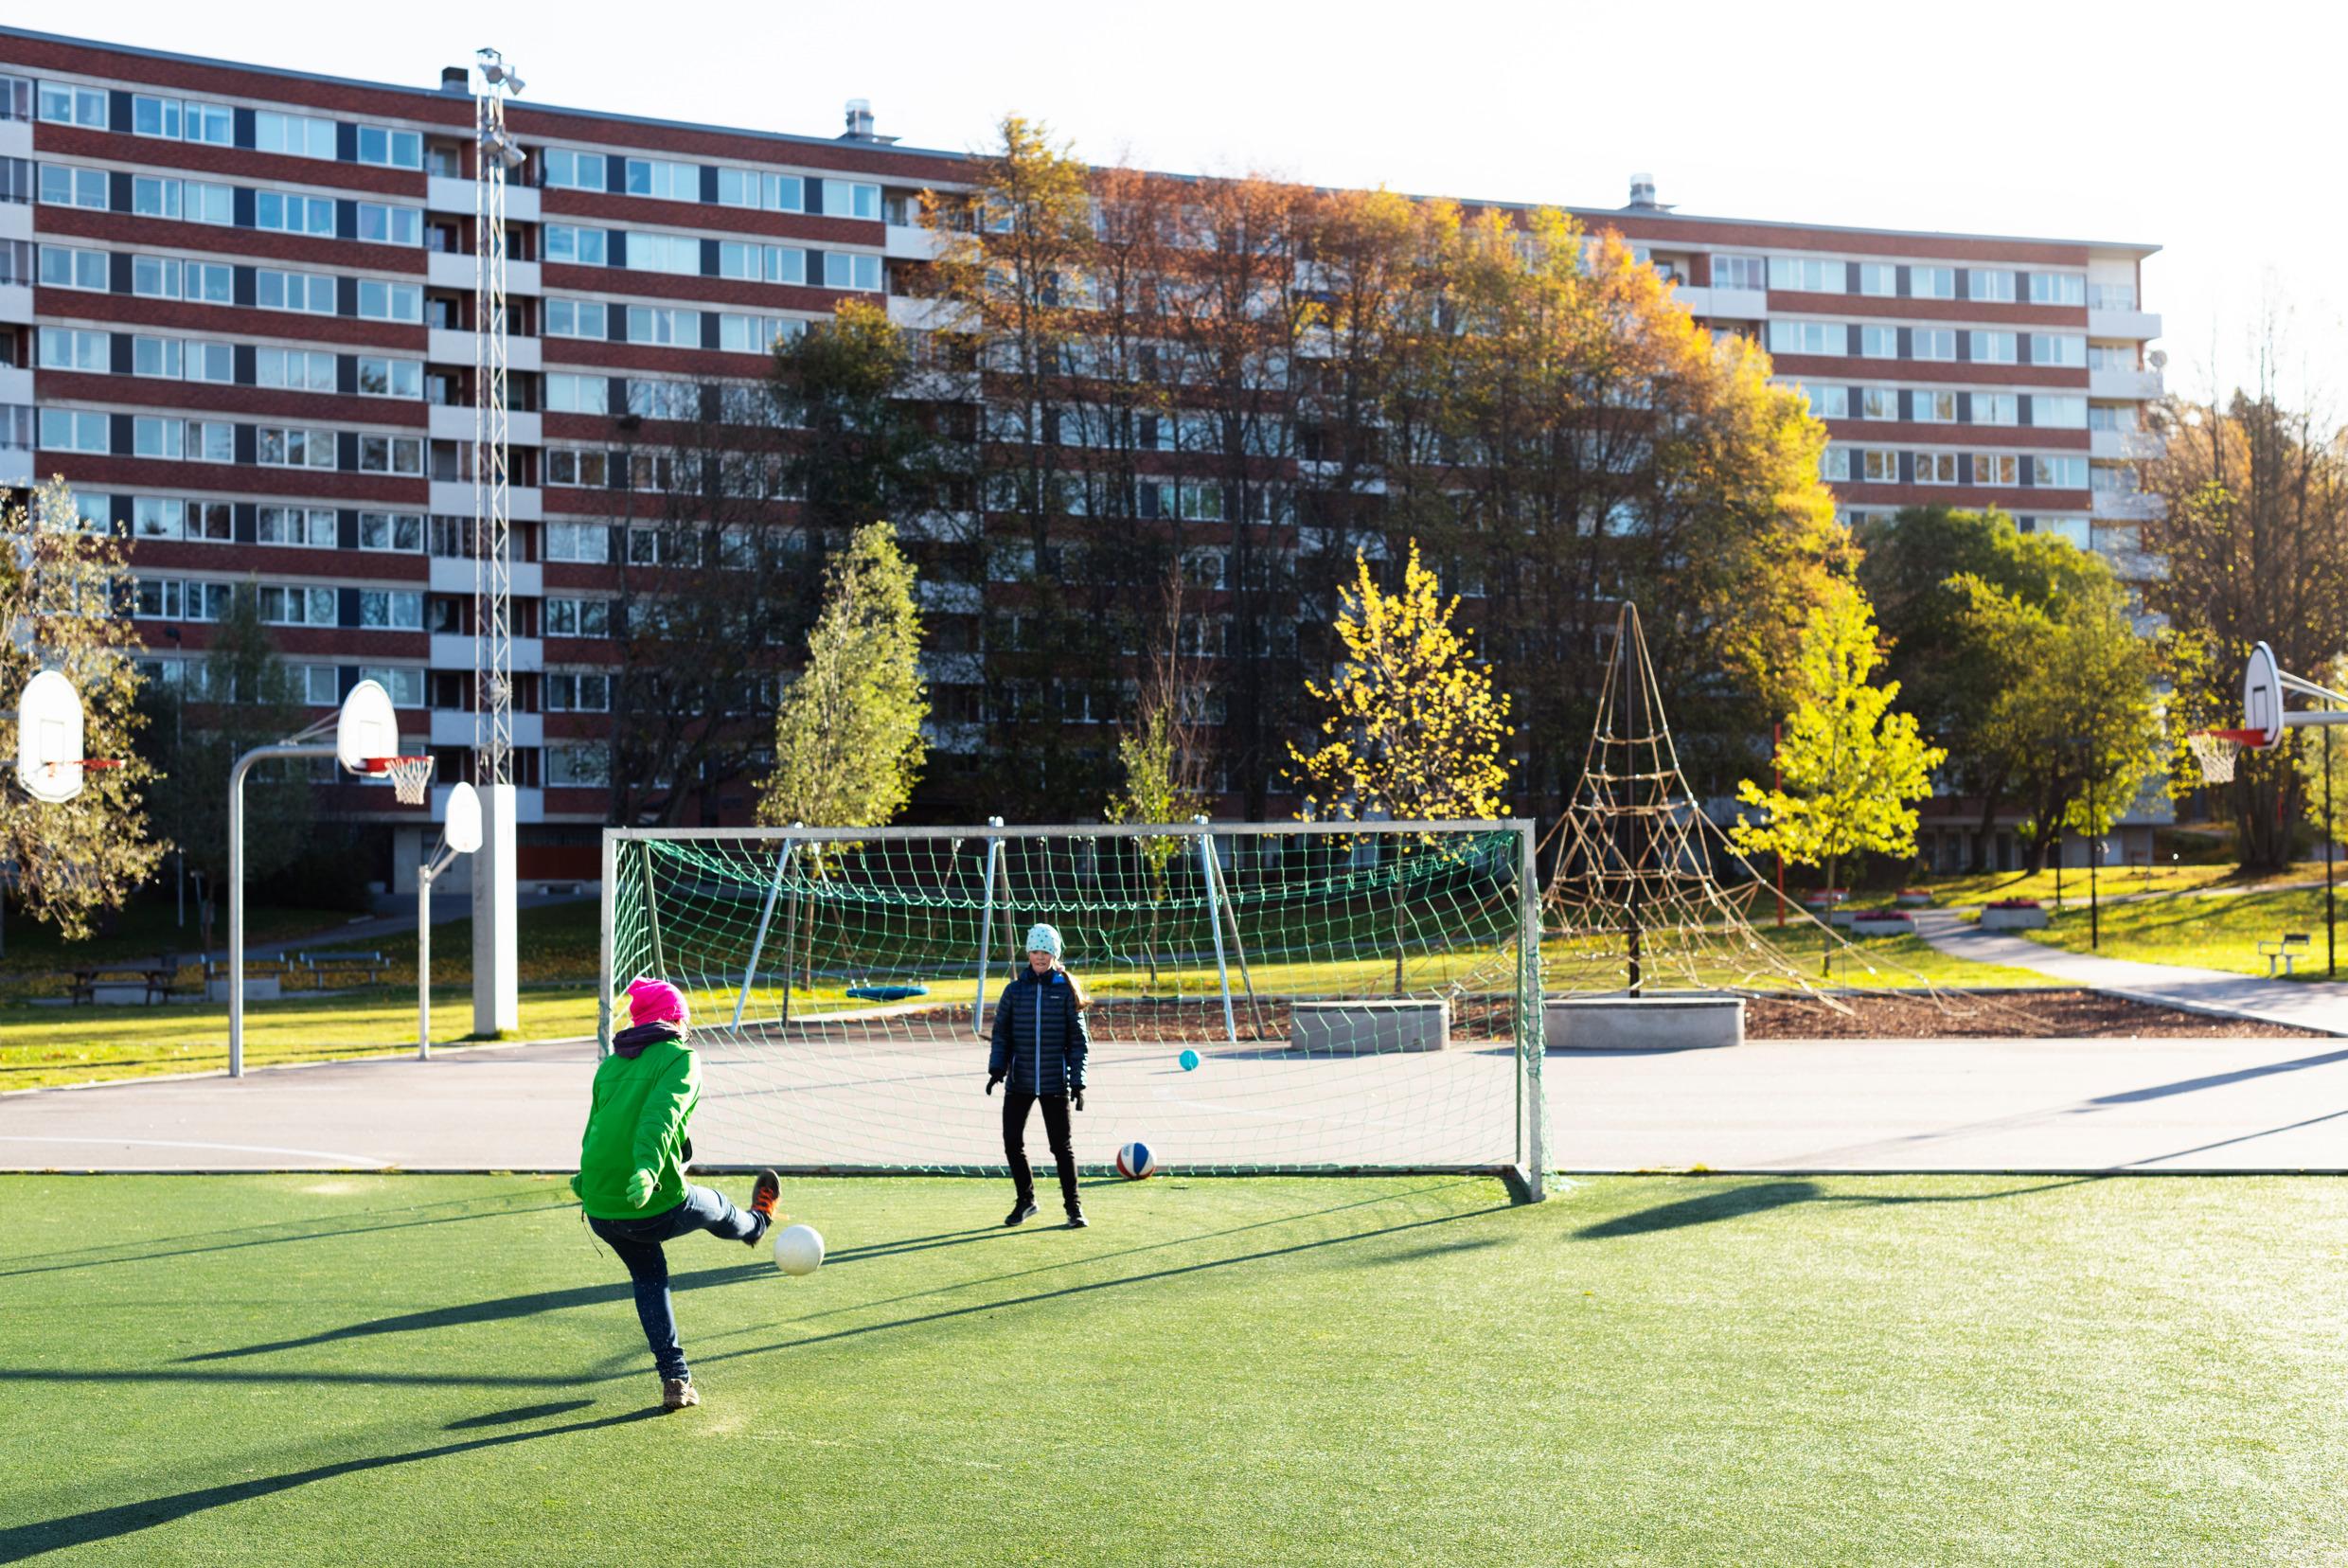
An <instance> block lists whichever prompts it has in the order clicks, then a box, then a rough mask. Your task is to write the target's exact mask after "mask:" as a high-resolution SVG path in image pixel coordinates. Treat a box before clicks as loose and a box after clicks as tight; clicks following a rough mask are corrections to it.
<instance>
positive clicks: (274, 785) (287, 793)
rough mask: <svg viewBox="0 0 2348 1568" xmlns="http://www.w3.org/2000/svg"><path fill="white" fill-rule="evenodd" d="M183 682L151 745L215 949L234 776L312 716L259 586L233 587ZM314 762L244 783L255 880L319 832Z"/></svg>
mask: <svg viewBox="0 0 2348 1568" xmlns="http://www.w3.org/2000/svg"><path fill="white" fill-rule="evenodd" d="M184 668H185V670H186V675H185V677H184V678H183V679H182V681H181V683H180V684H179V686H177V688H176V689H171V688H163V689H159V690H158V691H157V692H156V694H155V695H154V697H153V699H152V700H151V704H150V709H149V711H150V713H151V727H150V732H149V733H150V736H151V740H150V744H151V747H152V749H153V750H154V752H155V754H156V756H157V757H158V758H159V760H160V761H161V763H162V766H163V771H164V773H165V774H166V775H168V776H169V779H170V787H169V789H168V790H164V791H160V792H158V793H157V796H156V811H157V815H158V817H159V818H160V820H161V823H162V826H163V827H164V828H165V829H166V830H167V831H169V834H170V836H171V838H172V840H173V842H174V843H176V844H177V845H178V846H179V849H180V852H181V853H182V854H183V855H184V856H185V857H186V866H187V873H188V875H189V876H190V877H193V878H195V879H196V885H197V902H196V918H197V929H198V931H199V932H200V933H201V935H202V940H203V942H204V945H205V949H206V950H209V949H210V948H211V946H212V922H213V917H214V915H215V913H216V911H217V910H218V908H219V903H220V900H221V899H222V897H224V896H225V894H226V890H227V886H228V777H229V774H230V773H231V771H232V770H233V769H234V768H235V767H236V762H237V758H238V757H241V756H243V755H244V754H245V753H246V752H248V751H251V750H252V749H253V748H254V747H255V746H265V745H268V744H270V743H271V742H273V741H277V740H282V739H285V738H286V737H287V736H289V735H291V734H293V733H294V731H296V730H298V729H300V728H302V726H303V725H304V724H305V723H307V722H309V712H308V708H307V706H306V704H304V703H303V701H302V698H301V694H300V693H299V692H297V691H296V690H295V688H294V672H293V670H292V669H291V668H288V667H287V665H286V663H285V661H284V660H283V659H282V658H280V657H279V656H278V654H277V650H276V645H275V644H273V643H272V642H271V641H270V640H269V630H268V628H267V627H265V626H263V625H262V624H261V616H260V604H259V600H258V597H257V595H256V592H255V589H254V585H253V584H252V583H250V582H241V583H239V584H237V585H236V586H235V587H234V588H233V589H231V590H230V592H229V595H228V607H227V610H226V612H225V613H224V614H223V615H222V616H221V618H220V620H219V621H217V622H216V623H214V625H213V628H212V636H211V642H210V646H209V647H208V648H207V649H206V650H205V656H204V661H203V662H202V663H201V664H193V665H189V666H187V667H184ZM311 812H312V802H311V783H310V773H309V769H308V766H307V764H305V763H302V762H298V761H294V762H264V763H261V764H259V765H258V766H257V767H256V768H255V769H254V770H253V771H252V773H251V774H249V775H246V778H245V782H244V870H245V883H246V885H247V886H248V887H250V886H251V885H252V883H253V882H256V881H258V879H260V878H263V877H266V876H268V875H269V874H270V873H271V872H273V871H277V870H280V869H282V868H284V867H285V866H287V865H289V864H292V863H293V861H294V857H295V856H296V855H298V854H299V853H300V852H301V849H302V846H303V844H304V843H305V842H306V841H307V840H308V838H309V837H310V830H311Z"/></svg>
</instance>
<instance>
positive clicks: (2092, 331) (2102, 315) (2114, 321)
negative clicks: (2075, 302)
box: [2087, 306, 2161, 342]
mask: <svg viewBox="0 0 2348 1568" xmlns="http://www.w3.org/2000/svg"><path fill="white" fill-rule="evenodd" d="M2087 335H2088V336H2090V337H2092V338H2134V339H2136V340H2138V341H2140V342H2141V341H2143V340H2144V339H2147V338H2157V337H2159V336H2160V335H2161V317H2160V316H2159V315H2158V314H2157V313H2155V312H2151V311H2136V310H2126V311H2121V310H2097V309H2096V308H2094V307H2093V306H2090V307H2089V308H2088V312H2087Z"/></svg>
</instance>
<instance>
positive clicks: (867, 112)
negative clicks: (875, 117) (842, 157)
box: [840, 98, 897, 144]
mask: <svg viewBox="0 0 2348 1568" xmlns="http://www.w3.org/2000/svg"><path fill="white" fill-rule="evenodd" d="M840 139H841V140H842V141H861V142H880V143H883V144H885V143H888V142H893V141H895V140H896V139H897V138H896V137H895V136H882V135H877V134H874V132H873V129H872V99H870V98H850V99H848V114H847V129H846V130H845V131H843V132H841V133H840Z"/></svg>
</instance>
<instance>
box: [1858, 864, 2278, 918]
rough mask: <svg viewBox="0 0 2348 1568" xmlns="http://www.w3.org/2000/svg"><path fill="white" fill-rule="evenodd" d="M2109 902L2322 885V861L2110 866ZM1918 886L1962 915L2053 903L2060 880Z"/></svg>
mask: <svg viewBox="0 0 2348 1568" xmlns="http://www.w3.org/2000/svg"><path fill="white" fill-rule="evenodd" d="M2096 875H2097V880H2098V882H2099V883H2100V885H2101V887H2102V890H2103V893H2104V894H2105V896H2106V897H2110V898H2116V897H2119V896H2120V895H2123V894H2135V893H2195V892H2208V891H2214V890H2217V889H2249V888H2255V887H2264V886H2267V885H2269V884H2271V883H2275V882H2306V881H2308V880H2310V879H2313V880H2314V881H2317V882H2321V881H2322V880H2323V863H2322V862H2321V861H2303V862H2301V863H2300V864H2296V865H2293V866H2292V867H2290V868H2289V869H2288V870H2287V871H2278V872H2270V873H2264V874H2261V875H2259V876H2255V877H2244V876H2242V875H2241V874H2240V873H2239V872H2238V871H2237V870H2236V868H2235V866H2234V864H2233V863H2232V861H2224V862H2219V863H2215V864H2166V863H2163V864H2160V865H2156V866H2154V867H2152V868H2151V870H2150V871H2149V872H2146V871H2143V870H2138V869H2135V868H2132V867H2128V866H2118V865H2107V866H2105V867H2104V868H2103V869H2102V870H2101V871H2099V872H2098V873H2097V874H2096ZM1914 885H1916V886H1918V887H1922V888H1925V889H1927V890H1929V891H1930V893H1931V895H1932V903H1933V905H1934V906H1935V907H1936V908H1941V909H1960V908H1967V907H1970V906H1973V905H1976V904H1983V903H1986V902H1988V901H1989V900H1992V899H2037V900H2039V901H2040V902H2042V903H2046V904H2049V905H2051V904H2053V903H2054V901H2055V873H2054V872H2053V871H1993V872H1988V873H1984V874H1983V875H1981V876H1977V877H1976V876H1966V877H1927V878H1924V879H1922V880H1920V881H1918V882H1916V883H1915V884H1914ZM2062 896H2063V902H2064V903H2065V904H2066V905H2068V904H2070V903H2071V902H2072V901H2073V900H2076V901H2077V902H2079V903H2082V904H2084V903H2086V902H2087V871H2086V868H2085V867H2077V868H2072V869H2066V870H2065V871H2064V872H2063V874H2062ZM1859 901H1860V902H1862V903H1867V902H1872V901H1874V898H1873V895H1868V896H1864V897H1862V898H1861V900H1859Z"/></svg>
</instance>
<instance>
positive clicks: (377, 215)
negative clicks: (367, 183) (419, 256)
mask: <svg viewBox="0 0 2348 1568" xmlns="http://www.w3.org/2000/svg"><path fill="white" fill-rule="evenodd" d="M358 206H359V238H360V239H362V240H364V241H366V242H367V243H368V244H370V245H420V244H422V243H423V242H424V214H423V211H422V209H420V208H418V207H411V206H392V205H389V204H388V203H384V202H361V203H359V204H358Z"/></svg>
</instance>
